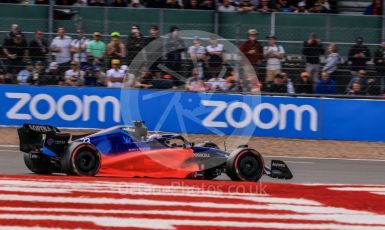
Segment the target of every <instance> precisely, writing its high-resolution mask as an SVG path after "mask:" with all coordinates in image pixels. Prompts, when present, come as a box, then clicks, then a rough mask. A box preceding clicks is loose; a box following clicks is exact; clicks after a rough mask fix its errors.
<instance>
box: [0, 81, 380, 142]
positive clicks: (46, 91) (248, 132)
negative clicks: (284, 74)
mask: <svg viewBox="0 0 385 230" xmlns="http://www.w3.org/2000/svg"><path fill="white" fill-rule="evenodd" d="M0 98H1V100H0V125H10V126H18V125H22V124H23V123H37V124H51V125H55V126H57V127H69V128H108V127H111V126H115V125H131V124H132V121H133V120H144V121H145V122H146V125H147V127H148V128H149V129H150V130H159V131H168V132H182V133H202V134H217V135H241V136H242V135H243V136H271V137H290V138H311V139H319V138H322V139H344V140H370V141H385V134H384V133H385V132H383V130H384V129H385V125H384V124H383V123H382V122H380V121H381V120H380V118H382V117H383V116H384V115H385V108H381V107H385V106H380V105H379V104H381V105H383V103H384V102H381V101H368V100H335V99H319V98H293V97H269V96H258V95H237V94H222V93H218V94H217V93H215V94H209V93H192V92H174V91H154V90H139V89H106V88H71V87H68V88H66V87H35V86H0ZM381 127H383V128H381Z"/></svg>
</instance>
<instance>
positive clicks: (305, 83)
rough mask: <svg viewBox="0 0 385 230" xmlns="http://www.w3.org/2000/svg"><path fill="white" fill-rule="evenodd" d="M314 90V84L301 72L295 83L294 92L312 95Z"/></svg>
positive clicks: (306, 74) (307, 75) (305, 73)
mask: <svg viewBox="0 0 385 230" xmlns="http://www.w3.org/2000/svg"><path fill="white" fill-rule="evenodd" d="M313 89H314V82H313V80H312V79H311V78H310V77H309V74H308V73H307V72H302V73H301V74H300V78H299V79H298V80H297V81H296V82H295V92H296V93H304V94H312V93H313Z"/></svg>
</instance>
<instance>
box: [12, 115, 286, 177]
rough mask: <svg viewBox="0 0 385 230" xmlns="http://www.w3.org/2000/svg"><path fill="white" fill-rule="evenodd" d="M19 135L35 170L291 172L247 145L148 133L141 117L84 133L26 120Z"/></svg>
mask: <svg viewBox="0 0 385 230" xmlns="http://www.w3.org/2000/svg"><path fill="white" fill-rule="evenodd" d="M18 134H19V139H20V150H21V151H22V152H24V161H25V164H26V166H27V167H28V168H29V169H30V170H31V171H32V172H34V173H37V174H52V173H66V174H68V175H82V176H95V175H98V176H124V177H155V178H191V179H209V180H210V179H214V178H216V177H218V176H219V175H221V174H222V173H226V174H227V175H228V176H229V177H230V178H231V179H232V180H238V181H258V180H259V179H260V178H261V177H262V176H263V174H266V175H268V176H270V177H274V178H280V179H291V178H292V177H293V175H292V173H291V171H290V169H289V168H288V167H287V165H286V164H285V163H284V162H282V161H280V160H272V161H271V167H268V166H266V165H265V163H264V159H263V157H262V156H261V154H260V153H258V152H257V151H256V150H254V149H252V148H249V147H248V146H246V145H243V146H239V147H238V148H237V149H235V150H234V151H232V152H231V153H227V152H226V151H222V150H220V149H219V147H218V146H217V145H216V144H215V143H213V142H204V143H199V144H194V143H191V142H189V141H187V140H186V139H185V138H184V137H183V136H181V135H180V134H170V133H149V132H148V131H147V128H146V127H145V126H144V123H143V122H141V121H135V122H134V126H116V127H112V128H109V129H106V130H102V131H99V132H94V133H88V134H84V135H72V134H71V133H65V132H61V131H60V130H59V129H58V128H56V127H54V126H50V125H36V124H24V125H23V126H22V127H21V128H19V129H18Z"/></svg>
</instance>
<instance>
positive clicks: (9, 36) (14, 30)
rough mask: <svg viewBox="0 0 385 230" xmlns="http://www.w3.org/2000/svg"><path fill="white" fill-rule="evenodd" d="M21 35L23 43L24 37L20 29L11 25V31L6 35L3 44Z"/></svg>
mask: <svg viewBox="0 0 385 230" xmlns="http://www.w3.org/2000/svg"><path fill="white" fill-rule="evenodd" d="M18 34H19V35H21V37H22V39H23V40H24V42H25V36H24V34H23V33H22V32H21V30H20V27H19V25H17V24H13V25H12V26H11V30H10V31H9V33H8V34H7V36H6V37H5V39H4V42H6V41H7V40H12V39H13V38H14V37H15V36H16V35H18Z"/></svg>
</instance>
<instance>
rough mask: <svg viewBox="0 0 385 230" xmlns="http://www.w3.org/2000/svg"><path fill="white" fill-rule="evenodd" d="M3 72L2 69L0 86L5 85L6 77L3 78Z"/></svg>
mask: <svg viewBox="0 0 385 230" xmlns="http://www.w3.org/2000/svg"><path fill="white" fill-rule="evenodd" d="M5 74H6V73H5V71H4V70H3V69H0V84H5V83H6V77H5Z"/></svg>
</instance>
